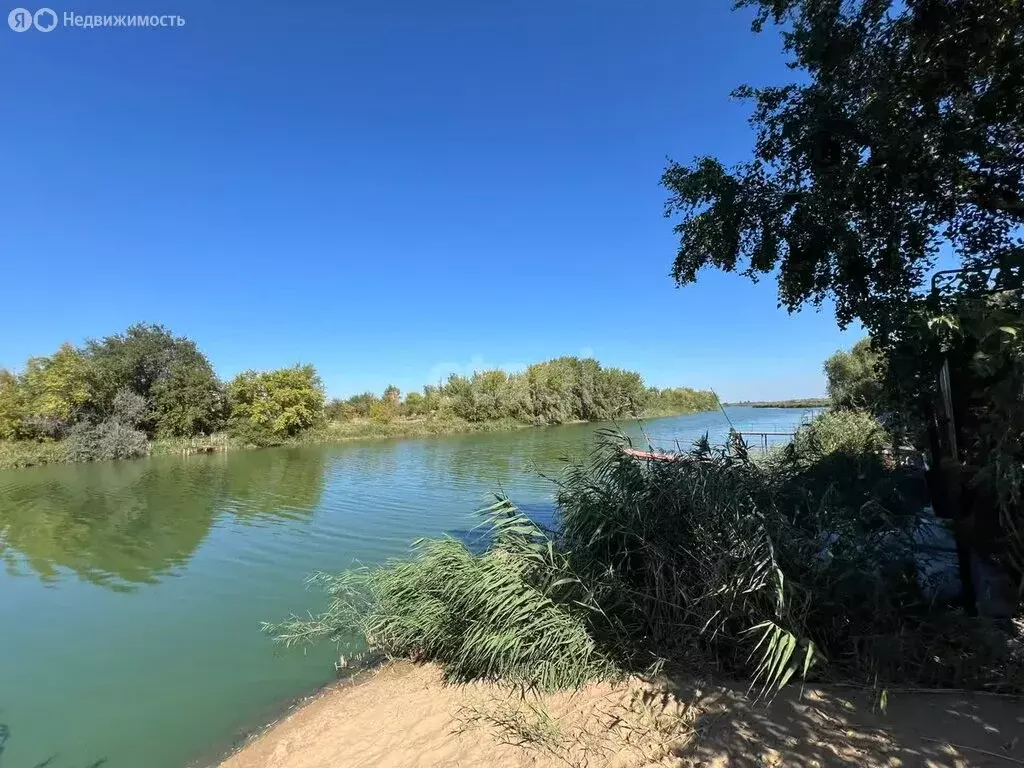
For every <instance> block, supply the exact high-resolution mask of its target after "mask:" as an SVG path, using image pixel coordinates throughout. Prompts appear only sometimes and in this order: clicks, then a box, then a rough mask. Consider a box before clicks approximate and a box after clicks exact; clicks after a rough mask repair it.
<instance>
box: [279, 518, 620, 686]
mask: <svg viewBox="0 0 1024 768" xmlns="http://www.w3.org/2000/svg"><path fill="white" fill-rule="evenodd" d="M488 515H489V520H490V523H491V525H492V526H493V531H494V534H495V538H496V542H495V545H494V547H493V548H492V549H490V550H489V551H488V552H486V553H484V554H482V555H474V554H472V553H470V552H469V550H467V549H466V547H465V546H464V545H463V544H462V543H460V542H457V541H454V540H452V539H442V540H435V541H431V540H424V541H421V542H419V543H418V544H417V545H416V553H417V554H416V557H414V558H413V559H411V560H406V561H395V562H393V563H391V564H390V565H389V566H388V567H386V568H383V569H379V570H361V571H352V572H348V573H346V574H342V575H341V576H330V575H327V574H318V575H317V576H315V577H314V580H315V581H317V582H319V583H321V584H322V585H323V586H324V587H325V588H326V589H327V591H328V592H329V594H330V595H331V605H330V606H329V608H328V610H327V612H326V613H325V614H324V615H323V616H321V617H319V618H318V619H315V620H314V621H313V622H308V621H305V620H302V619H293V620H291V621H289V622H286V623H285V624H282V625H277V626H271V625H268V626H267V627H266V628H267V629H268V631H272V632H275V633H277V634H278V636H279V638H280V639H281V640H282V641H284V642H285V643H287V644H293V643H305V642H309V641H311V640H315V639H321V638H330V639H333V640H336V641H339V642H342V643H347V644H351V643H353V642H355V643H357V645H356V646H354V647H356V648H358V647H360V646H359V645H358V643H359V641H360V640H361V639H362V638H366V640H367V641H368V643H369V646H370V648H371V649H373V650H381V651H385V652H387V653H389V654H393V655H398V656H408V657H412V658H416V659H433V660H436V661H439V662H442V663H443V664H444V670H445V675H446V677H447V679H449V680H452V681H459V682H463V681H468V680H473V679H479V678H485V679H491V680H505V681H511V682H515V683H520V684H525V685H531V686H538V687H540V688H544V689H555V688H564V687H570V686H574V685H580V684H582V683H585V682H588V681H590V680H594V679H598V678H600V677H605V676H607V675H609V674H611V673H612V672H613V670H614V667H613V665H612V663H611V660H610V659H609V658H608V657H606V656H605V655H604V654H603V653H602V652H601V651H600V650H599V649H598V647H597V644H596V642H595V641H594V639H593V638H592V637H591V636H590V633H589V632H588V622H589V615H590V614H591V613H592V612H594V611H597V610H599V606H598V605H597V604H596V603H595V602H594V600H593V595H592V594H589V593H588V591H587V589H586V588H585V587H584V586H583V584H582V582H580V581H579V580H578V579H575V578H573V577H572V575H571V571H570V570H569V569H570V566H569V564H568V561H567V559H566V558H565V557H564V556H563V555H561V554H560V553H559V552H557V551H556V550H554V549H553V548H550V547H548V546H547V543H546V536H545V534H544V532H543V531H542V530H541V529H540V528H538V527H537V526H536V525H535V524H534V523H532V522H531V521H530V520H528V519H527V518H525V517H524V516H522V515H520V514H518V513H517V512H516V511H515V510H514V509H513V508H512V507H511V506H510V505H508V504H507V503H502V504H500V505H498V506H496V507H493V508H491V509H490V510H488ZM350 647H351V646H350Z"/></svg>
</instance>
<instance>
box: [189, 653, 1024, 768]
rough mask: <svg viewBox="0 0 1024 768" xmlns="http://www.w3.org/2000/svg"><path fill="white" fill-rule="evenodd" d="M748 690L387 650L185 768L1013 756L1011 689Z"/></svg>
mask: <svg viewBox="0 0 1024 768" xmlns="http://www.w3.org/2000/svg"><path fill="white" fill-rule="evenodd" d="M746 689H747V686H746V684H743V683H737V682H731V681H729V680H716V679H696V678H693V677H690V676H681V677H680V676H659V677H658V678H656V679H653V680H648V679H643V678H639V677H624V678H622V679H620V680H615V681H606V682H598V683H592V684H589V685H587V686H585V687H583V688H580V689H576V690H571V691H562V692H557V693H549V694H538V695H534V694H524V693H523V692H522V691H517V690H516V689H514V688H512V687H510V686H508V685H502V684H499V683H487V682H475V683H466V684H459V685H452V684H447V683H445V682H444V680H443V678H442V675H441V671H440V668H439V667H437V666H436V665H433V664H415V663H412V662H410V661H390V662H387V663H385V664H382V665H379V666H377V667H375V668H373V669H368V670H364V671H363V672H362V673H360V674H358V675H356V676H354V677H353V678H351V679H349V680H346V681H343V682H340V683H337V682H335V683H328V684H326V685H324V686H322V687H321V688H320V689H318V690H317V691H315V692H313V693H312V694H310V695H308V696H306V697H303V698H302V699H299V700H297V701H296V702H294V703H293V704H292V705H291V706H290V707H289V708H288V709H286V710H285V711H283V712H282V713H281V714H280V715H279V716H278V717H277V718H276V719H274V720H272V721H271V722H269V723H266V724H263V725H261V726H259V727H258V728H254V729H253V730H252V732H251V733H250V734H249V735H248V736H247V737H246V738H245V739H244V740H241V741H240V742H238V743H236V744H235V746H234V747H233V748H232V750H231V751H230V752H227V753H225V754H223V755H222V756H221V757H220V759H219V761H217V762H214V763H202V764H200V763H190V768H357V767H362V766H374V767H375V768H405V766H408V765H417V766H420V768H442V767H444V768H448V767H449V766H453V765H458V766H460V768H490V766H493V765H502V766H506V767H507V768H564V766H566V765H589V766H591V768H696V766H703V767H705V768H726V766H730V765H763V766H782V765H793V766H800V767H802V768H811V766H822V765H844V766H847V765H858V766H865V768H887V767H888V766H892V765H919V764H924V762H927V764H928V765H936V766H940V765H941V766H947V765H948V766H950V768H952V767H953V766H957V767H958V768H989V766H991V767H992V768H995V766H997V765H1003V764H1005V763H1004V762H1002V761H1003V760H1008V761H1010V762H1019V761H1020V759H1021V757H1022V756H1024V744H1020V743H1018V742H1017V741H1016V740H1013V742H1012V743H1010V742H1007V741H1006V739H1007V737H1008V736H1009V735H1010V734H1012V733H1014V732H1015V731H1016V730H1017V729H1018V728H1019V723H1020V722H1021V718H1020V712H1019V709H1018V701H1017V700H1015V699H1013V698H999V697H993V696H991V695H987V694H984V693H981V694H975V693H970V692H967V691H950V690H942V689H936V690H927V689H921V690H912V691H907V692H893V695H892V696H891V697H890V699H889V704H888V707H887V710H886V711H885V712H884V713H882V712H879V711H878V707H877V704H876V702H875V700H874V696H873V694H872V692H871V691H870V690H868V689H859V688H849V687H843V686H835V685H822V684H817V685H815V684H812V685H807V686H795V685H794V686H788V687H787V688H786V689H785V690H784V691H783V692H782V693H780V694H779V695H778V696H777V697H776V698H774V699H773V700H771V701H767V702H766V701H758V700H752V699H751V698H750V697H749V696H748V695H747V690H746ZM966 744H969V745H971V746H970V747H963V746H960V745H966ZM211 757H212V755H211ZM991 758H995V760H993V759H991Z"/></svg>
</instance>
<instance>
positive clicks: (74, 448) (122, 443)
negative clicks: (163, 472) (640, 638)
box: [65, 420, 149, 461]
mask: <svg viewBox="0 0 1024 768" xmlns="http://www.w3.org/2000/svg"><path fill="white" fill-rule="evenodd" d="M65 444H66V451H67V457H68V460H69V461H110V460H113V459H135V458H139V457H140V456H145V455H146V454H147V453H148V452H149V441H148V439H147V438H146V433H145V432H142V431H141V430H138V429H133V428H132V427H130V426H129V425H127V424H124V423H121V422H119V421H115V420H108V421H104V422H101V423H99V424H90V423H88V422H80V423H78V424H76V425H75V426H74V427H72V428H71V431H70V432H69V434H68V437H67V440H66V441H65Z"/></svg>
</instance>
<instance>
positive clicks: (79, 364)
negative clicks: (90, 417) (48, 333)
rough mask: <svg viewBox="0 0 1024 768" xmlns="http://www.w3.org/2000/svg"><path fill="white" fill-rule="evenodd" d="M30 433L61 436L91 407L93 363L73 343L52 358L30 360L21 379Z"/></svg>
mask: <svg viewBox="0 0 1024 768" xmlns="http://www.w3.org/2000/svg"><path fill="white" fill-rule="evenodd" d="M21 386H22V392H23V396H24V398H25V418H26V420H27V422H28V426H29V431H30V432H32V433H34V434H36V435H39V436H45V437H58V436H60V435H61V434H63V432H64V431H65V430H66V429H67V428H68V427H69V426H70V425H71V423H72V422H73V421H74V419H75V418H76V417H77V416H78V415H79V414H80V413H81V411H82V409H83V408H84V407H85V406H86V405H87V404H88V402H89V400H90V396H91V392H90V388H89V361H88V360H87V358H86V357H85V355H83V354H82V352H81V351H79V350H77V349H75V348H74V347H73V346H71V345H70V344H67V343H65V344H62V345H61V346H60V349H58V350H57V351H56V352H54V353H53V354H52V355H50V356H49V357H33V358H29V360H28V362H27V363H26V364H25V371H24V373H23V374H22V377H21Z"/></svg>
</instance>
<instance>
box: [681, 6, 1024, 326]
mask: <svg viewBox="0 0 1024 768" xmlns="http://www.w3.org/2000/svg"><path fill="white" fill-rule="evenodd" d="M737 5H738V6H739V7H752V8H753V9H754V10H755V13H756V18H755V21H754V25H753V26H754V30H755V31H761V29H762V28H763V26H764V24H765V23H766V22H768V21H769V20H770V21H773V22H775V23H776V24H779V25H782V26H781V29H782V40H783V47H784V49H785V51H786V53H787V54H789V57H790V62H791V66H792V67H793V68H794V69H795V70H797V71H798V72H801V73H802V74H803V76H804V77H802V78H801V79H800V81H798V82H793V83H790V84H787V85H782V86H774V87H765V88H751V87H747V86H744V87H741V88H739V89H738V90H737V91H736V95H738V96H740V97H742V98H745V99H748V100H751V101H752V102H753V105H754V109H753V116H752V118H751V124H752V126H753V127H754V129H755V131H756V137H757V138H756V141H755V143H754V147H753V157H752V158H751V159H749V160H748V161H745V162H742V163H739V164H738V165H735V166H732V167H727V166H726V165H725V164H724V163H722V162H721V161H720V160H717V159H715V158H712V157H699V158H697V159H696V160H695V161H694V162H693V163H692V164H690V165H680V164H676V163H672V164H670V165H669V167H668V168H667V169H666V170H665V173H664V175H663V179H662V181H663V183H664V185H665V187H666V188H667V189H668V190H669V192H670V197H669V200H668V204H667V209H666V213H667V214H668V215H675V214H681V220H680V222H679V223H678V226H677V227H676V232H677V233H678V235H679V250H678V254H677V256H676V260H675V264H674V266H673V270H672V273H673V276H674V278H675V280H676V281H677V282H678V283H679V284H680V285H683V284H687V283H690V282H693V281H694V280H695V279H696V276H697V272H698V271H699V270H700V268H701V267H703V266H714V267H717V268H720V269H724V270H728V271H740V272H742V273H743V274H746V275H748V276H750V277H752V278H755V279H756V278H757V277H758V276H759V275H763V274H769V273H771V272H773V271H774V270H778V283H779V299H780V302H781V304H782V305H783V306H785V307H787V308H789V309H790V310H794V309H796V308H798V307H800V306H801V305H803V304H805V303H807V302H811V303H814V304H820V303H821V302H822V301H823V300H825V299H833V300H834V301H835V303H836V315H837V318H838V320H839V322H840V324H841V325H843V326H845V325H847V324H848V323H850V322H851V321H852V320H854V319H855V318H859V319H860V320H861V321H862V322H863V323H864V324H865V326H866V327H867V328H868V330H869V331H870V332H871V334H872V336H873V337H874V338H875V339H876V342H884V341H886V340H887V339H888V338H889V337H890V335H892V334H898V329H899V328H900V327H901V325H902V323H903V316H904V313H905V309H906V306H907V303H908V301H910V300H911V299H912V298H914V297H915V296H917V295H918V294H919V292H920V289H921V288H922V287H923V286H924V282H925V280H926V278H927V276H928V275H929V273H930V271H931V270H932V269H933V268H934V267H935V265H936V263H937V260H938V258H939V255H940V250H941V249H942V248H943V247H944V246H948V248H949V250H950V252H951V253H952V255H953V257H954V258H955V259H956V260H957V261H958V262H959V263H960V264H962V265H965V266H991V265H1008V264H1013V263H1018V264H1019V263H1020V262H1021V261H1022V260H1024V242H1022V240H1021V238H1020V231H1019V227H1020V226H1021V224H1024V192H1022V184H1024V151H1022V150H1021V147H1022V146H1024V55H1022V51H1024V4H1021V3H1020V2H1018V0H966V1H964V0H914V1H912V2H906V3H897V2H892V1H891V0H851V1H845V2H841V1H840V0H826V1H825V2H819V1H818V0H739V2H738V3H737Z"/></svg>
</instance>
